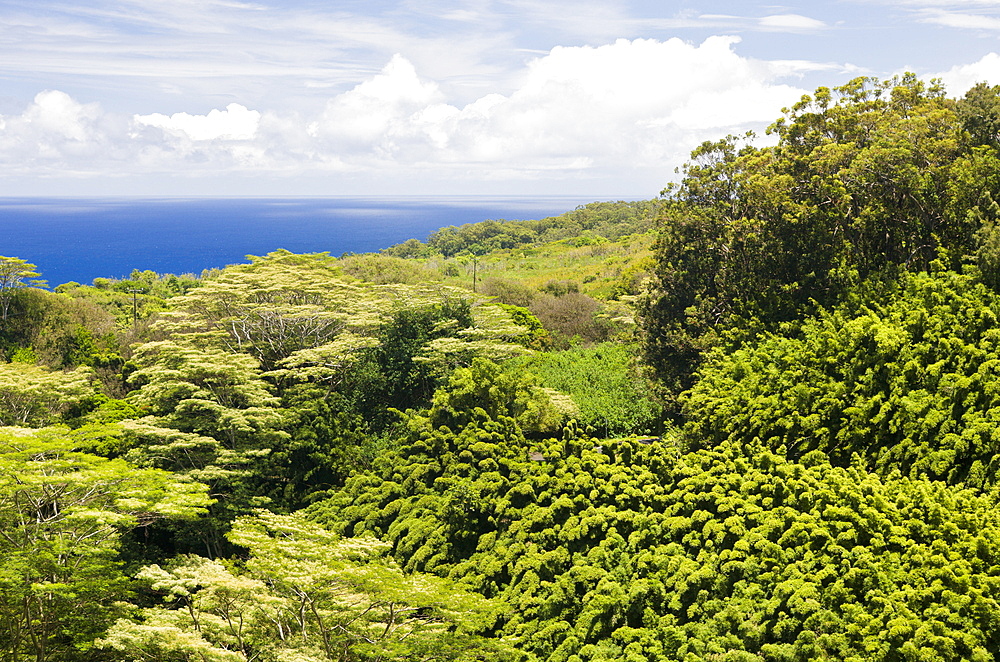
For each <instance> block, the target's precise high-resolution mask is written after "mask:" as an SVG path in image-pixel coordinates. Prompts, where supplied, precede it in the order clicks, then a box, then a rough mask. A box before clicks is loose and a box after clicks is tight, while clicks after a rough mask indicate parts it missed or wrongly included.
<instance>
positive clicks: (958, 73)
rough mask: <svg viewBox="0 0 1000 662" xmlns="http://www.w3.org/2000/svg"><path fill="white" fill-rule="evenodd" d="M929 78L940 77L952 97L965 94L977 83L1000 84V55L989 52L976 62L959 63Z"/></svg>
mask: <svg viewBox="0 0 1000 662" xmlns="http://www.w3.org/2000/svg"><path fill="white" fill-rule="evenodd" d="M927 78H940V79H941V82H943V83H944V86H945V89H946V90H947V91H948V96H952V97H960V96H963V95H964V94H965V93H966V92H967V91H968V90H969V88H971V87H972V86H973V85H975V84H976V83H983V82H985V83H989V84H990V85H1000V55H997V54H996V53H988V54H986V55H984V56H983V57H982V58H981V59H980V60H978V61H976V62H973V63H971V64H961V65H957V66H954V67H952V68H951V69H949V70H948V71H945V72H943V73H939V74H934V75H932V76H927Z"/></svg>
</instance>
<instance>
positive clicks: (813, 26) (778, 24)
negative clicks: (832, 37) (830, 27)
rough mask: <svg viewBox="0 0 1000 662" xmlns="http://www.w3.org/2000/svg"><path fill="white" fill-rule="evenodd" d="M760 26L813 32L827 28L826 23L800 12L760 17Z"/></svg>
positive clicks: (777, 29) (770, 28) (780, 29)
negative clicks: (802, 14)
mask: <svg viewBox="0 0 1000 662" xmlns="http://www.w3.org/2000/svg"><path fill="white" fill-rule="evenodd" d="M760 26H761V27H762V28H765V29H767V30H776V31H792V32H811V31H815V30H822V29H824V28H826V27H827V26H826V23H824V22H823V21H818V20H816V19H815V18H809V17H808V16H801V15H799V14H775V15H773V16H765V17H763V18H762V19H760Z"/></svg>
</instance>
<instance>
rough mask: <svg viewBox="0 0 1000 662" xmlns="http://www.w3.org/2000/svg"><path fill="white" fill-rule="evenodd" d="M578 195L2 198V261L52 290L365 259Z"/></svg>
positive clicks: (573, 202)
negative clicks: (273, 257) (23, 263)
mask: <svg viewBox="0 0 1000 662" xmlns="http://www.w3.org/2000/svg"><path fill="white" fill-rule="evenodd" d="M588 202H593V200H584V199H580V198H576V197H564V196H556V197H495V198H491V197H472V196H456V197H437V196H435V197H429V196H428V197H405V198H396V197H337V198H318V197H308V198H0V255H3V256H8V257H19V258H21V259H24V260H27V261H28V262H30V263H32V264H34V265H36V266H37V267H38V269H37V270H38V271H39V272H40V273H41V278H43V279H45V280H46V281H48V283H49V285H50V286H55V285H58V284H61V283H67V282H70V281H76V282H78V283H90V282H91V281H93V279H94V278H98V277H105V278H125V277H127V276H128V275H129V274H130V273H131V272H132V270H133V269H140V270H145V269H149V270H152V271H155V272H157V273H174V274H182V273H194V274H200V273H201V272H202V271H203V270H205V269H210V268H213V267H224V266H226V265H228V264H237V263H242V262H246V261H247V260H246V256H247V255H264V254H266V253H270V252H271V251H274V250H277V249H279V248H284V249H286V250H289V251H292V252H293V253H315V252H324V251H325V252H329V253H330V254H332V255H337V256H339V255H342V254H344V253H366V252H373V251H378V250H380V249H382V248H387V247H389V246H391V245H393V244H397V243H400V242H402V241H406V240H407V239H410V238H415V239H420V240H423V239H426V238H427V236H428V235H429V234H430V233H432V232H433V231H435V230H437V229H438V228H441V227H444V226H448V225H461V224H463V223H476V222H479V221H483V220H487V219H507V220H515V219H537V218H545V217H546V216H554V215H557V214H561V213H563V212H566V211H570V210H571V209H574V208H575V207H577V206H578V205H581V204H586V203H588Z"/></svg>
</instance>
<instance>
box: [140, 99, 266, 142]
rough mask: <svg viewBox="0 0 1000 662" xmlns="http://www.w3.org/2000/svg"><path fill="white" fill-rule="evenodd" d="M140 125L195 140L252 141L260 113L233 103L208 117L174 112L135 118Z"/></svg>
mask: <svg viewBox="0 0 1000 662" xmlns="http://www.w3.org/2000/svg"><path fill="white" fill-rule="evenodd" d="M133 120H134V121H135V123H136V124H138V125H140V126H153V127H157V128H159V129H163V131H165V132H166V133H169V134H172V135H175V136H181V135H183V136H186V137H188V138H190V139H191V140H216V139H222V140H249V139H251V138H253V137H254V134H256V133H257V125H258V124H259V123H260V113H259V112H257V111H256V110H248V109H247V108H246V107H245V106H241V105H240V104H238V103H231V104H229V105H228V106H226V109H225V110H218V109H214V110H212V111H210V112H209V113H208V114H207V115H189V114H188V113H174V114H173V115H171V116H170V117H167V116H166V115H163V114H161V113H153V114H151V115H135V116H134V118H133Z"/></svg>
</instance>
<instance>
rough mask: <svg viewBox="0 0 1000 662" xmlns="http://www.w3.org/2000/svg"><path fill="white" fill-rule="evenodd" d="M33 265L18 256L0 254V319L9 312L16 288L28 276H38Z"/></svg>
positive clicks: (20, 285) (22, 283) (23, 283)
mask: <svg viewBox="0 0 1000 662" xmlns="http://www.w3.org/2000/svg"><path fill="white" fill-rule="evenodd" d="M36 268H37V267H35V265H33V264H30V263H28V262H27V261H25V260H22V259H21V258H19V257H4V256H3V255H0V320H6V319H7V315H9V314H10V305H11V302H12V301H13V299H14V295H15V294H16V293H17V290H18V289H19V288H21V287H24V286H25V285H26V283H25V281H26V280H27V279H30V278H38V276H39V275H40V274H39V273H38V272H37V271H35V269H36Z"/></svg>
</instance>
